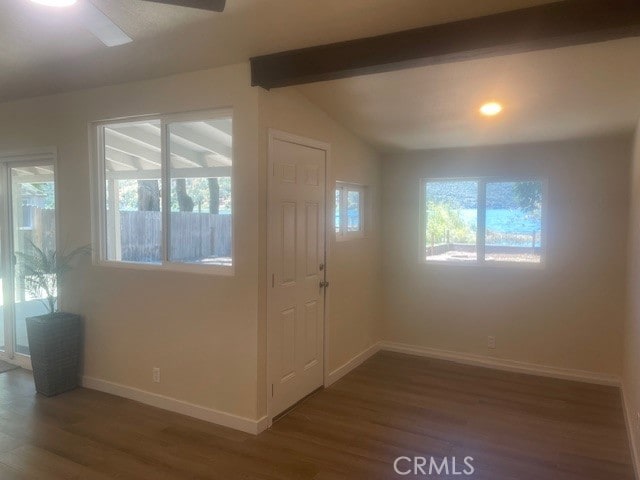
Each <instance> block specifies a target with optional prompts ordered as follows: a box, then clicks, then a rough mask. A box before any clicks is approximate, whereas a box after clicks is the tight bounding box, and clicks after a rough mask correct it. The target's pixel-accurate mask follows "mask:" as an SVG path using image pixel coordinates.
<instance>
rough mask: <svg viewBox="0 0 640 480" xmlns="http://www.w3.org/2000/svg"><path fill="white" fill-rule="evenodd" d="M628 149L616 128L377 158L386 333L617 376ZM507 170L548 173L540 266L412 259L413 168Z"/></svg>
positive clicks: (416, 173) (438, 172)
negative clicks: (579, 137)
mask: <svg viewBox="0 0 640 480" xmlns="http://www.w3.org/2000/svg"><path fill="white" fill-rule="evenodd" d="M630 149H631V139H630V138H629V137H616V138H605V139H593V140H587V141H573V142H557V143H548V144H534V145H513V146H504V147H492V148H477V149H459V150H442V151H431V152H425V153H412V154H408V155H402V156H396V157H392V158H388V159H385V161H384V162H383V199H382V204H383V220H384V237H383V241H384V250H385V254H384V257H383V259H384V260H383V277H382V278H383V280H384V292H385V297H384V298H385V310H384V332H383V337H384V338H385V340H389V341H393V342H400V343H406V344H412V345H418V346H425V347H431V348H436V349H443V350H449V351H454V352H463V353H471V354H477V355H487V356H494V357H497V358H500V359H509V360H516V361H522V362H529V363H533V364H538V365H546V366H553V367H559V368H568V369H578V370H585V371H590V372H598V373H607V374H615V375H618V374H619V372H620V370H621V362H622V358H621V347H622V324H623V320H622V319H623V317H624V306H623V304H624V298H625V295H624V285H625V262H626V255H625V249H626V244H627V242H626V232H627V225H626V222H627V220H626V219H627V209H628V196H629V195H628V192H629V189H628V180H627V177H628V168H629V159H630V156H631V153H630ZM509 175H512V176H529V175H533V176H542V177H546V178H548V180H549V194H548V207H549V208H548V218H547V220H546V221H547V224H546V225H547V238H548V250H547V262H546V266H545V267H544V268H542V269H530V268H529V269H526V268H518V267H511V268H509V267H490V266H483V267H474V266H451V265H440V266H436V265H425V264H421V263H419V262H418V255H419V253H418V250H419V248H418V239H419V227H418V219H419V210H418V204H419V188H420V178H424V177H459V176H463V177H464V176H509ZM488 335H495V337H496V342H497V348H496V349H495V350H489V349H488V348H487V336H488Z"/></svg>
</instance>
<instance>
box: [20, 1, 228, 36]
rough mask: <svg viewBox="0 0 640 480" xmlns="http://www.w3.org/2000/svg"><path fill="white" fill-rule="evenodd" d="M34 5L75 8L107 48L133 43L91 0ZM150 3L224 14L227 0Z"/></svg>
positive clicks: (83, 22) (48, 2)
mask: <svg viewBox="0 0 640 480" xmlns="http://www.w3.org/2000/svg"><path fill="white" fill-rule="evenodd" d="M31 1H32V2H33V3H38V4H40V5H46V6H49V7H58V8H63V7H74V9H77V10H78V15H79V17H80V19H81V21H82V26H83V27H84V28H86V29H87V30H89V31H90V32H91V33H92V34H93V35H95V36H96V37H97V38H98V39H99V40H100V41H101V42H102V43H104V44H105V45H106V46H107V47H116V46H118V45H124V44H125V43H129V42H132V41H133V39H132V38H131V37H129V36H128V35H127V34H126V33H125V32H124V31H123V30H122V29H121V28H120V27H119V26H118V25H116V24H115V23H114V22H113V21H112V20H111V19H110V18H109V17H108V16H107V15H105V14H104V13H102V11H101V10H100V9H99V8H98V7H96V6H95V5H93V4H92V3H91V1H90V0H31ZM143 1H145V2H150V3H164V4H166V5H176V6H179V7H188V8H196V9H199V10H208V11H211V12H222V11H223V10H224V6H225V3H226V0H143Z"/></svg>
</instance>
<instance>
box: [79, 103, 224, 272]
mask: <svg viewBox="0 0 640 480" xmlns="http://www.w3.org/2000/svg"><path fill="white" fill-rule="evenodd" d="M229 117H230V118H231V121H232V124H231V125H232V132H233V133H232V140H231V141H232V146H231V151H232V152H235V141H236V140H235V132H236V128H235V122H234V114H233V109H232V108H216V109H212V110H200V111H193V112H182V113H170V114H157V115H155V114H154V115H138V116H131V117H123V118H116V119H111V120H100V121H97V122H92V123H90V124H89V130H90V131H89V138H90V158H91V162H90V175H91V180H92V195H91V201H92V207H91V225H92V232H93V234H92V237H93V238H92V241H93V247H94V248H93V255H92V256H93V264H94V265H97V266H103V267H116V268H131V269H136V270H152V271H163V270H164V271H177V272H190V273H199V274H207V275H217V276H233V275H235V262H236V258H235V242H236V221H235V212H236V199H235V158H233V155H232V162H231V181H230V183H231V215H232V217H231V265H211V264H207V265H203V264H197V263H186V262H176V261H171V260H170V257H169V252H170V251H171V250H170V242H171V221H170V216H171V164H170V160H171V159H170V136H169V126H170V125H171V124H174V123H181V122H196V121H206V120H213V119H216V118H229ZM151 120H155V121H160V162H161V164H160V185H161V191H162V198H161V206H162V212H161V213H162V245H161V254H162V260H161V262H160V263H143V262H131V261H125V260H110V259H109V258H108V254H107V241H106V235H107V226H106V221H107V217H106V212H107V210H106V198H107V191H106V175H105V171H106V170H105V156H104V145H105V139H104V127H106V126H109V125H117V124H122V123H131V122H144V121H151Z"/></svg>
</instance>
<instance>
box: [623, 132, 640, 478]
mask: <svg viewBox="0 0 640 480" xmlns="http://www.w3.org/2000/svg"><path fill="white" fill-rule="evenodd" d="M630 183H631V211H630V215H629V270H628V289H627V300H628V302H627V306H628V310H627V318H626V320H627V321H626V324H625V330H624V340H625V342H624V364H623V371H622V387H623V391H624V396H625V407H626V409H627V412H626V414H627V419H628V425H629V426H630V432H629V433H630V435H631V436H632V439H633V442H632V448H633V449H634V458H635V461H636V468H638V465H637V461H638V458H640V449H639V447H640V431H638V427H639V426H638V422H637V421H636V415H637V413H638V412H640V124H639V125H638V130H637V132H636V137H635V146H634V151H633V160H632V166H631V181H630Z"/></svg>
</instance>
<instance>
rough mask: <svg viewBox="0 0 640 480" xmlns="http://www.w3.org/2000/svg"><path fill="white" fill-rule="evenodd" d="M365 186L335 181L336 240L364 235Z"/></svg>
mask: <svg viewBox="0 0 640 480" xmlns="http://www.w3.org/2000/svg"><path fill="white" fill-rule="evenodd" d="M365 197H366V187H364V186H362V185H355V184H351V183H345V182H336V198H335V218H334V220H335V232H336V238H337V239H338V240H346V239H349V238H358V237H363V236H364V231H365V230H364V229H365V200H366V199H365Z"/></svg>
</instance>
